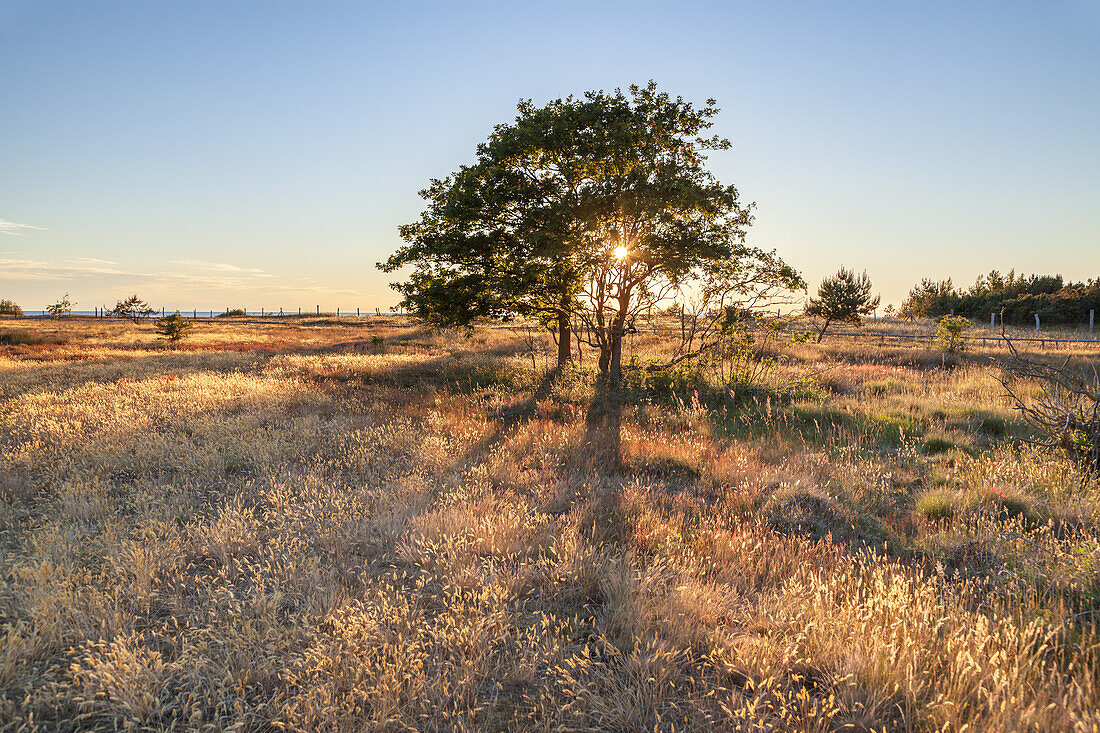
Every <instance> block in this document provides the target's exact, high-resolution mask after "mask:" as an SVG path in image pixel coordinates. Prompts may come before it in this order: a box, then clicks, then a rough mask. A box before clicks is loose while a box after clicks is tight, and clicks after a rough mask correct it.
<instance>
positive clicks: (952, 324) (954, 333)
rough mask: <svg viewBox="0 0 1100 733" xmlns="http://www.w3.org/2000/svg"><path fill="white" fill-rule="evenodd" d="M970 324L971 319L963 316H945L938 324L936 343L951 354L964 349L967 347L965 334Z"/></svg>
mask: <svg viewBox="0 0 1100 733" xmlns="http://www.w3.org/2000/svg"><path fill="white" fill-rule="evenodd" d="M970 326H971V323H970V321H969V320H968V319H966V318H963V317H962V316H944V317H943V318H941V319H940V320H939V322H938V323H937V324H936V345H937V346H939V347H940V349H942V350H943V351H946V352H948V353H950V354H955V353H957V352H960V351H963V350H964V349H966V340H965V339H964V338H963V334H964V333H966V331H967V329H969V328H970Z"/></svg>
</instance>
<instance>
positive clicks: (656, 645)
mask: <svg viewBox="0 0 1100 733" xmlns="http://www.w3.org/2000/svg"><path fill="white" fill-rule="evenodd" d="M29 323H31V324H32V325H31V326H28V327H33V328H41V329H45V330H47V331H52V330H58V329H59V330H61V331H62V332H63V335H64V336H65V339H66V343H64V344H61V345H51V346H42V347H29V346H23V347H10V348H8V349H6V350H5V351H3V352H0V448H2V450H3V452H2V455H0V572H2V573H3V577H4V582H3V584H0V729H5V730H13V731H14V730H43V731H46V730H48V731H54V730H116V729H136V730H211V731H213V730H242V731H261V730H300V731H314V730H327V731H360V730H456V729H459V730H593V729H611V730H654V729H656V730H744V731H788V730H791V731H839V730H845V731H885V730H891V731H893V730H902V731H941V730H943V731H964V730H967V731H1021V730H1036V731H1039V730H1042V731H1046V730H1051V731H1054V730H1059V731H1060V730H1067V731H1069V730H1073V731H1095V730H1098V729H1100V656H1098V655H1100V636H1098V633H1097V632H1098V628H1097V621H1098V619H1097V616H1098V613H1097V611H1098V610H1100V559H1098V558H1100V502H1098V501H1097V491H1096V484H1095V482H1093V483H1091V484H1090V483H1088V482H1084V481H1082V480H1081V477H1080V476H1079V475H1078V474H1077V473H1076V471H1075V469H1073V467H1072V466H1070V465H1069V464H1067V463H1066V461H1065V459H1063V458H1060V457H1058V456H1045V455H1041V454H1038V453H1035V452H1033V451H1030V450H1027V449H1025V448H1021V447H1020V446H1019V445H1018V442H1017V440H1016V439H1017V438H1018V437H1020V436H1023V435H1026V429H1025V428H1024V427H1023V426H1021V425H1019V424H1018V423H1017V422H1016V421H1015V419H1014V415H1013V414H1012V413H1011V411H1009V410H1008V409H1007V405H1006V404H1005V403H1004V401H1003V400H1002V398H1001V395H1000V390H999V386H998V385H997V383H996V381H995V380H994V379H992V377H991V376H990V373H989V370H988V367H987V366H986V363H985V361H983V359H984V358H985V356H986V355H985V354H982V355H973V356H970V357H964V358H963V359H962V361H961V363H960V364H959V365H958V366H952V365H945V363H944V361H943V360H942V358H940V356H939V355H938V354H936V353H933V352H926V351H923V350H920V349H908V350H906V349H903V348H897V347H886V348H882V349H878V348H876V347H874V346H873V345H865V344H864V345H853V344H850V343H832V344H831V343H830V342H829V341H828V340H826V342H825V343H824V344H821V345H791V346H788V347H785V353H786V354H787V355H788V356H790V357H791V360H790V362H789V365H788V366H786V367H783V369H782V370H781V373H780V374H777V375H773V376H774V378H773V379H772V380H771V382H769V385H768V387H767V388H759V387H758V388H754V389H752V390H746V389H743V388H735V389H733V390H728V389H718V388H717V386H714V385H712V386H713V387H714V389H712V390H711V392H709V393H707V394H700V393H698V392H696V393H695V394H675V395H669V394H662V393H656V392H646V393H643V392H632V393H630V399H629V400H628V401H627V402H626V404H623V405H622V406H621V407H620V408H619V409H618V410H616V409H615V408H614V407H611V408H608V407H606V406H603V407H601V406H600V403H599V401H598V400H596V399H595V392H594V389H593V385H592V379H591V377H590V375H587V374H584V373H580V374H565V375H558V376H557V377H556V378H553V379H551V378H549V376H548V375H547V374H546V373H545V371H544V368H545V366H546V361H545V357H544V356H542V355H536V359H535V362H534V368H532V362H531V358H530V355H529V354H528V353H527V352H526V350H525V348H526V347H525V346H524V345H523V343H522V341H521V340H519V339H517V338H515V336H514V335H513V334H511V333H509V332H508V331H498V330H484V331H478V332H477V333H476V334H475V335H474V337H473V338H472V339H469V340H467V339H464V338H462V337H461V336H454V335H450V334H439V333H431V332H428V331H425V330H423V329H417V328H405V327H402V326H399V325H394V324H393V323H390V324H389V325H385V326H380V325H368V324H364V323H361V322H345V321H338V320H335V319H320V320H317V319H313V320H312V321H308V320H306V319H303V322H295V323H286V322H284V323H273V324H269V323H262V324H255V323H234V322H232V321H225V322H210V323H201V324H199V325H198V326H197V327H196V337H195V339H194V340H193V341H192V342H191V344H190V345H189V347H188V348H185V349H168V348H165V347H163V346H162V345H159V344H156V343H155V341H154V339H153V337H152V335H151V329H152V327H151V326H150V325H147V324H142V325H138V326H134V325H132V324H123V323H118V322H113V321H99V320H92V319H86V320H75V319H74V320H72V321H64V320H63V321H62V322H61V324H55V323H53V322H41V321H29ZM374 335H380V336H382V338H383V342H382V344H381V345H379V344H377V343H374V342H372V341H371V340H370V337H371V336H374ZM241 344H244V346H241ZM634 347H635V348H636V349H639V350H640V351H642V350H644V351H645V352H646V353H649V352H653V351H660V350H661V349H662V348H664V346H663V345H662V344H661V343H660V342H659V341H658V340H656V339H651V338H648V337H647V339H641V338H639V339H638V340H637V341H636V342H635V344H634ZM591 362H592V360H591V358H590V357H588V358H587V359H586V363H587V364H589V365H590V364H591ZM811 373H816V376H815V377H814V378H813V380H812V383H811V384H812V385H816V386H812V387H810V388H807V387H806V384H807V382H806V381H805V377H806V376H807V375H809V374H811ZM799 377H802V378H803V381H800V382H798V384H800V385H802V386H800V387H799V389H798V390H794V391H789V392H784V391H783V390H782V389H779V388H778V387H777V386H776V385H780V384H782V383H784V382H785V381H792V382H793V381H794V380H796V379H797V378H799ZM616 440H618V441H620V443H621V444H620V445H619V450H618V452H617V455H616V454H615V452H614V451H613V450H611V446H613V445H614V441H616ZM933 448H934V449H933ZM616 458H617V459H618V460H615V459H616ZM943 505H948V506H950V511H949V512H948V511H942V510H940V509H935V507H940V506H943Z"/></svg>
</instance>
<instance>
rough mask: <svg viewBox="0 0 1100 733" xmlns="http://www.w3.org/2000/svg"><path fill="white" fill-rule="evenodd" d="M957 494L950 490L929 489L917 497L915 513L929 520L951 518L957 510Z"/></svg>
mask: <svg viewBox="0 0 1100 733" xmlns="http://www.w3.org/2000/svg"><path fill="white" fill-rule="evenodd" d="M957 504H958V496H957V495H956V494H955V493H954V492H950V491H942V490H940V491H929V492H927V493H925V494H923V495H922V496H920V497H918V498H917V503H916V511H917V514H919V515H920V516H922V517H924V518H925V519H929V520H939V519H951V518H952V517H954V516H955V514H956V512H957V511H958V506H957Z"/></svg>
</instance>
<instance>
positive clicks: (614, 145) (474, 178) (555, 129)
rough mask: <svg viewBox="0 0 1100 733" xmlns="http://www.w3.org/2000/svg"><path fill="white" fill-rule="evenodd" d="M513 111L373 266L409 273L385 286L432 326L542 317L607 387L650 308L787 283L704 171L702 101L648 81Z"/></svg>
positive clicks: (710, 111)
mask: <svg viewBox="0 0 1100 733" xmlns="http://www.w3.org/2000/svg"><path fill="white" fill-rule="evenodd" d="M518 112H519V114H518V115H517V117H516V119H515V122H514V123H511V124H505V125H498V126H497V127H496V128H495V129H494V131H493V134H492V135H491V136H490V137H489V139H488V140H487V141H486V142H484V143H482V144H480V145H479V146H478V148H477V161H476V162H475V163H474V164H472V165H469V166H463V167H462V168H461V169H459V171H458V172H456V173H455V174H453V175H452V176H450V177H448V178H446V179H442V180H433V181H432V182H431V184H430V186H429V187H428V188H427V189H425V190H424V191H423V192H422V193H421V195H422V196H423V197H424V198H425V199H426V200H427V201H428V206H427V208H426V209H425V211H424V212H423V213H422V214H421V217H420V219H419V221H417V222H415V223H413V224H409V225H407V226H404V227H402V228H401V230H400V232H401V236H402V237H403V238H404V240H405V242H406V244H405V246H403V247H402V248H401V249H399V250H398V251H397V252H396V253H394V255H393V256H391V257H390V258H389V259H388V260H387V261H386V262H384V263H380V265H379V266H380V267H381V268H382V269H383V270H386V271H395V270H397V269H399V268H401V267H404V266H408V265H411V266H412V267H413V271H412V273H411V275H410V276H409V278H408V279H407V280H406V281H404V282H401V283H395V284H394V287H395V288H396V289H397V290H398V291H399V292H401V294H402V295H403V296H404V299H403V301H402V305H404V306H405V307H407V308H408V309H409V310H410V312H412V313H414V314H415V315H417V316H419V317H421V318H423V319H425V320H427V321H429V322H432V323H437V324H441V325H469V324H470V323H471V322H472V321H473V320H474V319H476V318H481V317H488V318H510V317H513V316H517V315H518V316H528V317H536V318H540V319H542V320H543V321H544V322H545V323H547V325H553V326H554V329H555V332H556V335H557V338H558V342H559V352H558V356H559V362H561V361H563V360H568V358H569V339H570V338H571V337H575V338H577V339H578V341H584V342H586V343H588V344H590V345H592V346H594V347H596V348H598V350H599V353H600V369H601V372H603V373H604V374H607V375H609V376H610V377H611V378H612V380H613V381H617V380H618V376H619V371H620V369H621V351H622V336H623V334H624V333H626V332H627V330H628V328H631V327H632V326H633V322H634V320H635V319H636V318H637V316H638V314H639V313H640V312H642V311H643V310H647V311H648V310H651V307H652V305H653V304H655V303H657V302H661V301H662V300H665V299H670V298H676V297H677V296H678V295H680V294H682V293H684V292H685V291H687V290H690V291H691V292H693V293H695V294H699V293H706V294H708V297H709V298H710V300H713V299H714V298H719V299H729V298H730V297H732V296H733V295H734V294H735V293H736V292H737V291H738V289H741V290H742V291H744V290H745V289H746V288H748V289H750V290H753V292H754V293H757V294H758V289H757V286H763V289H764V291H766V292H769V293H770V292H772V291H773V290H774V289H775V288H776V287H777V286H779V287H792V286H793V287H799V286H801V279H800V278H799V277H798V274H797V272H795V271H794V270H793V269H792V268H790V267H789V266H787V265H785V263H782V261H781V260H779V258H778V257H776V256H775V255H774V253H765V252H761V251H759V250H754V249H751V248H748V247H746V246H745V244H744V237H745V230H746V228H747V227H748V226H749V225H750V224H751V222H752V217H751V214H750V209H751V206H749V205H742V203H741V202H740V199H739V196H738V192H737V189H736V188H735V187H734V186H732V185H731V186H726V185H723V184H721V183H720V182H718V181H717V180H716V179H715V178H714V176H713V175H712V174H711V173H710V172H709V171H708V170H707V169H706V166H705V161H706V156H705V153H706V151H709V150H724V149H726V148H728V147H729V145H730V143H729V141H728V140H726V139H724V138H721V137H717V136H710V137H707V136H706V133H707V131H708V130H709V128H710V127H711V126H712V124H713V117H714V116H715V115H717V114H718V108H717V106H716V103H715V102H714V100H708V101H707V102H706V103H705V104H704V105H703V106H701V107H696V106H695V105H693V104H692V103H690V102H687V101H685V100H683V99H682V98H680V97H676V98H673V97H671V96H669V95H668V94H667V93H664V92H660V91H658V89H657V86H656V84H655V83H653V82H650V83H649V84H648V85H647V86H645V87H640V86H631V87H630V88H629V90H628V92H625V93H624V92H623V91H621V90H615V91H614V92H611V93H608V92H604V91H593V92H588V93H586V94H585V95H584V96H583V97H582V98H576V97H572V96H570V97H566V98H564V99H558V100H555V101H552V102H550V103H548V104H546V105H544V106H541V107H539V106H536V105H535V104H534V103H533V102H531V101H530V100H527V101H523V102H521V103H520V104H519V106H518ZM750 270H751V271H752V273H753V274H752V275H751V276H749V277H746V273H747V272H748V271H750ZM740 294H741V295H744V292H741V293H740ZM750 299H751V298H750ZM711 310H713V309H711Z"/></svg>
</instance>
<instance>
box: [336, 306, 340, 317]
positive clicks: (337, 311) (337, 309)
mask: <svg viewBox="0 0 1100 733" xmlns="http://www.w3.org/2000/svg"><path fill="white" fill-rule="evenodd" d="M336 317H337V318H339V317H340V306H336Z"/></svg>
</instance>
